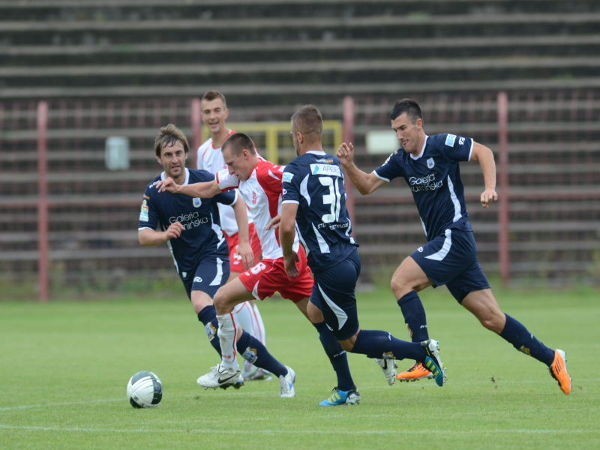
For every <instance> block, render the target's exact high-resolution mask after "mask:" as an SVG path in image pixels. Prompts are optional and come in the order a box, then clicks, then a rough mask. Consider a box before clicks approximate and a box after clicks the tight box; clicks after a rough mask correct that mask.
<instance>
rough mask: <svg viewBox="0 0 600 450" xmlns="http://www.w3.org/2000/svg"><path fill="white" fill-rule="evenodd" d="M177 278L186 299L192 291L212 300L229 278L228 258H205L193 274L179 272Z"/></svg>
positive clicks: (221, 256) (212, 256) (215, 256)
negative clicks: (181, 282)
mask: <svg viewBox="0 0 600 450" xmlns="http://www.w3.org/2000/svg"><path fill="white" fill-rule="evenodd" d="M179 276H180V277H181V281H183V285H184V286H185V292H186V293H187V295H188V297H190V296H191V292H192V291H202V292H206V293H207V294H208V295H210V297H211V298H212V297H214V295H215V293H216V292H217V289H219V288H220V287H221V286H223V285H224V284H225V283H226V282H227V279H228V278H229V258H228V257H227V256H223V255H210V256H206V257H204V258H202V260H201V261H200V263H199V264H198V265H197V266H196V270H195V272H181V273H180V274H179Z"/></svg>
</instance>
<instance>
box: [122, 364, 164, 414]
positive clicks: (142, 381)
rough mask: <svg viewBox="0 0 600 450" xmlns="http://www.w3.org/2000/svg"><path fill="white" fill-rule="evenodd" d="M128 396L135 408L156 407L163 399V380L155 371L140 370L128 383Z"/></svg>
mask: <svg viewBox="0 0 600 450" xmlns="http://www.w3.org/2000/svg"><path fill="white" fill-rule="evenodd" d="M127 397H128V398H129V403H131V406H133V407H134V408H154V407H155V406H158V404H159V403H160V401H161V400H162V382H161V381H160V378H158V377H157V376H156V374H155V373H153V372H149V371H146V370H143V371H141V372H138V373H136V374H135V375H133V376H132V377H131V378H130V379H129V382H128V383H127Z"/></svg>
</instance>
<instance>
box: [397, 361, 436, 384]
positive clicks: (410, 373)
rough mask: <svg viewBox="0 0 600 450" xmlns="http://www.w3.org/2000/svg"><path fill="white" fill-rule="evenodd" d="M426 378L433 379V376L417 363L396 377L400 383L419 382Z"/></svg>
mask: <svg viewBox="0 0 600 450" xmlns="http://www.w3.org/2000/svg"><path fill="white" fill-rule="evenodd" d="M425 378H433V374H432V373H431V372H430V371H429V370H427V368H426V367H425V366H423V364H421V363H416V364H415V365H414V366H412V367H411V368H410V369H408V370H407V371H406V372H401V373H399V374H398V375H396V379H397V380H398V381H417V380H423V379H425Z"/></svg>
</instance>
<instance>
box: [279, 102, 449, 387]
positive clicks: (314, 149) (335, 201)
mask: <svg viewBox="0 0 600 450" xmlns="http://www.w3.org/2000/svg"><path fill="white" fill-rule="evenodd" d="M322 132H323V118H322V116H321V113H320V112H319V110H318V109H317V108H316V107H315V106H313V105H306V106H303V107H301V108H300V109H298V110H297V111H296V112H295V113H294V115H293V116H292V138H293V142H294V148H295V149H296V153H297V155H298V157H297V158H296V159H295V160H294V161H292V162H291V163H290V164H289V165H287V166H286V168H285V170H284V173H283V199H282V211H281V222H280V225H279V228H280V232H279V233H280V234H279V237H280V242H281V248H282V250H283V256H284V260H285V269H286V271H287V273H288V275H289V276H290V278H292V279H294V278H295V277H297V276H298V275H299V270H298V263H299V262H302V254H301V253H299V252H298V251H297V250H296V247H295V242H296V240H297V238H298V237H299V238H300V240H301V241H302V244H303V246H304V247H305V248H306V249H307V252H308V265H309V266H310V268H311V269H312V271H313V273H314V278H315V286H314V288H313V292H312V295H311V297H310V302H309V303H308V307H307V312H308V317H309V318H310V319H311V320H312V321H313V322H314V321H317V320H323V318H324V319H325V322H326V323H327V326H328V327H329V328H330V329H331V330H333V334H334V335H335V337H336V338H337V340H338V341H339V342H340V344H341V346H342V348H343V349H344V350H346V351H349V352H352V353H361V354H364V355H366V356H367V357H369V358H380V359H404V358H410V359H416V360H417V361H419V362H421V363H422V364H423V365H424V366H425V367H427V368H428V369H429V370H430V371H431V372H432V373H433V374H434V378H435V382H436V383H437V384H438V386H442V385H443V384H444V382H445V374H444V369H443V366H442V361H441V360H440V356H439V346H438V343H437V341H435V340H433V339H430V340H423V342H420V343H411V342H405V341H401V340H399V339H396V338H395V337H393V336H392V335H391V334H390V333H388V332H386V331H379V330H361V329H360V326H359V323H358V311H357V305H356V297H355V290H356V283H357V280H358V276H359V275H360V269H361V265H360V258H359V255H358V250H357V247H358V244H356V242H355V241H354V238H353V237H352V224H351V222H350V217H349V215H348V210H347V209H346V191H345V186H344V176H343V173H342V169H341V167H340V164H339V161H338V159H337V157H335V156H331V155H328V154H326V153H325V152H324V151H323V144H322ZM296 228H297V230H298V235H297V234H296ZM336 391H337V392H336ZM339 391H340V390H339V388H338V389H336V390H335V391H334V396H335V395H336V394H337V395H343V393H342V392H339Z"/></svg>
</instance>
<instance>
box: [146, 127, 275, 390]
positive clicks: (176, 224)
mask: <svg viewBox="0 0 600 450" xmlns="http://www.w3.org/2000/svg"><path fill="white" fill-rule="evenodd" d="M154 151H155V158H156V161H157V162H158V163H159V164H160V165H161V166H162V168H163V172H162V173H161V174H160V175H159V176H158V177H156V178H155V179H154V180H153V181H152V182H151V183H150V184H149V185H148V187H147V188H146V192H145V193H144V198H143V201H142V206H141V210H140V216H139V226H138V240H139V243H140V244H141V245H143V246H158V245H163V244H167V247H168V248H169V251H170V252H171V255H172V256H173V260H174V262H175V268H176V270H177V274H178V275H179V277H180V279H181V281H182V282H183V285H184V287H185V291H186V293H187V295H188V298H189V299H190V301H191V303H192V306H193V308H194V312H195V313H196V314H197V316H198V320H199V321H200V322H202V323H203V324H204V327H205V329H206V333H207V335H208V339H209V341H210V343H211V345H212V346H213V347H214V348H215V350H216V351H217V352H218V353H219V354H221V348H220V345H219V340H218V339H215V335H216V331H217V328H218V323H217V318H216V314H215V308H214V306H213V301H212V296H213V295H214V294H215V292H216V291H217V289H218V288H219V287H220V286H221V285H222V284H224V283H225V282H226V281H227V278H228V277H229V258H228V250H227V244H226V242H225V238H224V236H223V233H222V231H221V227H220V225H219V214H218V210H217V203H222V204H226V205H231V206H233V208H234V211H235V217H236V220H237V224H238V226H239V235H240V244H239V245H240V248H241V250H240V254H241V255H242V259H243V262H244V264H245V265H246V266H247V267H249V266H250V265H252V264H253V256H252V250H251V249H250V245H249V243H248V218H247V208H246V204H245V203H244V201H243V200H242V199H241V197H240V196H239V195H237V193H236V192H227V193H223V194H219V195H217V196H215V197H214V198H212V199H200V198H192V197H185V196H181V195H173V194H170V193H168V192H159V191H158V187H157V186H158V185H159V183H160V181H161V180H164V179H166V178H169V179H172V180H176V181H177V182H178V183H181V184H186V183H193V182H206V181H211V180H214V178H215V177H214V175H212V174H210V173H209V172H207V171H204V170H188V169H187V168H186V167H185V163H186V160H187V157H188V154H189V145H188V141H187V139H186V137H185V135H184V134H183V132H182V131H181V130H179V129H178V128H177V127H176V126H175V125H172V124H169V125H167V126H165V127H163V128H161V129H160V133H159V135H158V136H157V137H156V140H155V142H154ZM240 342H242V339H240ZM243 343H244V345H245V346H246V347H247V346H250V347H252V348H256V349H258V351H261V352H266V348H265V347H264V345H263V344H262V343H261V342H260V341H259V340H257V339H256V338H254V337H252V336H251V335H249V334H248V333H244V336H243ZM246 347H244V348H246ZM242 384H243V381H242V380H241V379H239V380H237V382H236V385H235V386H236V387H239V386H241V385H242Z"/></svg>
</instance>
